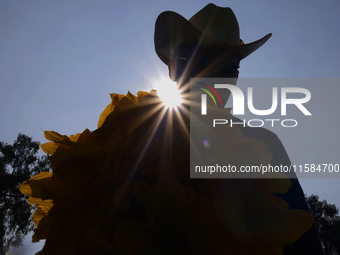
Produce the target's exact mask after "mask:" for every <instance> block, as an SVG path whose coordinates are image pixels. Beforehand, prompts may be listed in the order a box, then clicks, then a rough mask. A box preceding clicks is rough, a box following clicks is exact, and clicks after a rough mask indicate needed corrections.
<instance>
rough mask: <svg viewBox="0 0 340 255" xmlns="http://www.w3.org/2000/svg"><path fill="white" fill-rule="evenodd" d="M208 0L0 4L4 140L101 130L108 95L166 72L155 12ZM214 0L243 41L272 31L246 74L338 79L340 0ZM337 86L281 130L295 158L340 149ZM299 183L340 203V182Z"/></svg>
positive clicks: (320, 90)
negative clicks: (304, 118)
mask: <svg viewBox="0 0 340 255" xmlns="http://www.w3.org/2000/svg"><path fill="white" fill-rule="evenodd" d="M208 3H209V2H206V1H201V0H195V1H193V0H190V1H184V0H172V1H156V0H153V1H151V0H149V1H120V2H118V1H104V0H101V1H86V0H82V1H81V0H77V1H72V0H70V1H48V0H46V1H31V0H29V1H22V0H17V1H1V2H0V35H1V37H0V88H1V93H0V119H1V125H0V140H1V141H5V142H8V143H13V141H14V140H15V139H16V137H17V135H18V133H20V132H21V133H24V134H27V135H29V136H32V137H33V138H34V139H35V140H38V141H40V142H44V141H45V139H44V137H43V131H42V130H55V131H58V132H60V133H62V134H66V135H71V134H75V133H78V132H81V131H82V130H84V129H85V128H88V129H90V130H94V129H96V126H97V121H98V118H99V115H100V113H101V112H102V110H103V109H104V108H105V107H106V105H107V104H109V103H110V97H109V94H108V93H112V92H115V93H123V94H126V93H127V91H128V90H130V91H131V92H132V93H136V92H137V91H139V90H150V85H152V86H153V87H156V86H157V84H156V83H157V79H159V77H161V76H165V77H166V76H167V74H168V73H167V67H166V66H165V65H164V64H163V63H162V62H161V61H160V60H159V59H158V57H157V55H156V53H155V51H154V46H153V33H154V23H155V20H156V18H157V16H158V15H159V14H160V13H161V12H162V11H165V10H172V11H175V12H178V13H179V14H181V15H182V16H184V17H185V18H187V19H189V18H190V17H191V16H192V15H194V14H195V13H196V12H197V11H199V10H200V9H202V8H203V7H204V6H205V5H206V4H208ZM214 3H215V4H216V5H219V6H223V7H225V6H229V7H231V8H232V9H233V11H234V13H235V15H236V17H237V19H238V21H239V25H240V33H241V38H242V39H243V41H244V42H245V43H249V42H252V41H255V40H257V39H259V38H261V37H262V36H264V35H266V34H267V33H273V36H272V38H270V39H269V41H268V42H267V43H266V44H265V45H264V46H263V47H261V48H260V49H259V50H258V51H256V52H255V53H253V54H252V55H250V56H249V57H247V58H246V59H244V60H243V61H242V62H241V68H240V78H340V77H339V68H340V51H339V49H338V48H339V45H340V34H339V24H340V17H339V15H338V13H339V11H340V2H339V1H336V0H323V1H322V0H311V1H302V0H297V1H296V0H295V1H293V0H287V1H271V0H261V1H252V0H242V1H237V0H231V1H215V2H214ZM335 85H336V84H331V85H330V84H320V86H314V87H311V88H310V90H311V93H312V99H311V102H310V107H311V108H312V109H315V110H314V112H315V114H316V116H315V117H314V116H313V117H312V118H314V119H311V120H310V122H308V123H309V126H304V129H302V128H300V129H299V130H296V132H295V131H292V130H290V131H285V130H278V132H277V134H278V135H279V137H280V138H281V140H282V142H283V144H284V145H285V147H286V150H287V152H288V154H289V155H290V158H291V159H292V161H303V162H305V163H313V162H311V161H312V160H313V159H314V158H316V157H319V158H321V159H322V158H324V159H325V160H331V159H333V158H331V159H330V156H329V155H337V154H338V153H339V152H340V149H339V145H338V144H339V138H338V135H337V128H336V127H338V126H339V113H338V109H339V106H340V104H339V103H338V102H337V101H338V100H337V98H336V96H337V95H339V92H340V91H339V90H340V89H339V87H337V86H335ZM317 114H318V115H317ZM274 132H275V130H274ZM332 157H335V156H332ZM335 159H337V158H335ZM325 163H330V162H325ZM338 163H340V162H338ZM300 182H301V185H302V187H303V188H304V190H305V192H306V193H307V194H311V193H315V194H318V195H319V196H320V197H321V198H322V199H327V201H328V202H330V203H335V204H337V206H338V207H340V198H339V196H338V193H339V191H340V189H339V186H340V185H339V184H340V179H301V180H300ZM38 246H39V245H38ZM36 247H37V246H36V245H35V246H34V245H31V244H29V243H28V242H25V245H24V247H23V248H22V249H21V250H19V251H16V252H17V254H32V253H33V250H30V251H29V249H34V250H35V251H37V250H39V249H40V248H36Z"/></svg>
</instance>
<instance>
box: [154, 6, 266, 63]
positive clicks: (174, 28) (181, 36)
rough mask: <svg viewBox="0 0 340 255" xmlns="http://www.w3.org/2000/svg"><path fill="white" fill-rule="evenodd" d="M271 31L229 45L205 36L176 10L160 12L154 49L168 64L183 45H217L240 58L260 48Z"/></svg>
mask: <svg viewBox="0 0 340 255" xmlns="http://www.w3.org/2000/svg"><path fill="white" fill-rule="evenodd" d="M271 35H272V34H271V33H269V34H267V35H266V36H264V37H262V38H261V39H259V40H257V41H254V42H252V43H248V44H242V45H230V44H227V43H221V42H217V41H215V40H213V39H212V38H210V37H208V36H206V35H205V34H204V33H202V32H201V31H200V30H198V29H197V28H196V27H195V26H194V25H192V24H191V23H190V22H189V21H188V20H187V19H185V18H184V17H183V16H181V15H179V14H178V13H176V12H172V11H165V12H162V13H161V14H160V15H159V16H158V18H157V20H156V24H155V37H154V38H155V50H156V53H157V55H158V57H159V58H160V59H161V60H162V61H163V62H164V63H165V64H166V65H168V64H169V62H170V59H171V58H172V56H173V54H174V51H175V49H176V48H177V47H180V46H184V45H202V46H218V47H221V48H225V49H226V50H230V51H233V52H235V53H236V54H238V56H239V58H240V60H241V59H244V58H245V57H247V56H249V55H250V54H251V53H253V52H254V51H256V50H257V49H258V48H260V47H261V46H262V45H263V44H264V43H265V42H266V41H267V40H268V39H269V38H270V37H271Z"/></svg>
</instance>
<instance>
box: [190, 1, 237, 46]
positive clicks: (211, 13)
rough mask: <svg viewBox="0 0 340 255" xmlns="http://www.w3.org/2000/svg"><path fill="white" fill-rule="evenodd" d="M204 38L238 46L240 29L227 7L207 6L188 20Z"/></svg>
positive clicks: (232, 13)
mask: <svg viewBox="0 0 340 255" xmlns="http://www.w3.org/2000/svg"><path fill="white" fill-rule="evenodd" d="M189 22H190V23H191V24H192V25H193V26H195V27H196V28H197V29H198V30H200V31H201V32H202V33H203V34H204V35H205V36H208V37H210V38H211V39H213V40H215V41H217V42H220V43H227V44H230V45H240V29H239V25H238V22H237V19H236V16H235V14H234V12H233V11H232V10H231V9H230V8H229V7H225V8H223V7H219V6H216V5H214V4H208V5H207V6H206V7H204V8H203V9H202V10H200V11H199V12H197V13H196V14H195V15H194V16H192V17H191V18H190V19H189Z"/></svg>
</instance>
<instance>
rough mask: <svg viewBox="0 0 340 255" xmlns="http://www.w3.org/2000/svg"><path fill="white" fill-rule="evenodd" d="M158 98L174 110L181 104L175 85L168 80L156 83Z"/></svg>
mask: <svg viewBox="0 0 340 255" xmlns="http://www.w3.org/2000/svg"><path fill="white" fill-rule="evenodd" d="M156 90H157V94H158V96H159V98H160V99H161V100H162V101H163V103H164V105H165V106H166V107H168V108H174V107H177V106H179V105H180V104H182V103H183V100H182V98H181V95H180V91H179V90H178V88H177V84H176V83H175V82H172V81H171V80H169V79H164V78H163V79H161V80H159V81H158V82H157V83H156Z"/></svg>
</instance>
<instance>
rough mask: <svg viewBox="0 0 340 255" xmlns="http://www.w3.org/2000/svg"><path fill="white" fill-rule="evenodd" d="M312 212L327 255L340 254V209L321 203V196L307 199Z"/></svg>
mask: <svg viewBox="0 0 340 255" xmlns="http://www.w3.org/2000/svg"><path fill="white" fill-rule="evenodd" d="M306 200H307V203H308V205H309V208H310V212H311V214H312V215H313V217H314V221H315V226H316V228H317V230H318V232H319V235H320V239H321V243H322V246H323V249H324V251H325V254H326V255H337V254H340V216H339V209H338V208H336V206H335V205H334V204H328V203H327V201H326V200H323V201H319V196H317V195H314V194H312V195H311V196H309V197H308V196H307V197H306Z"/></svg>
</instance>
